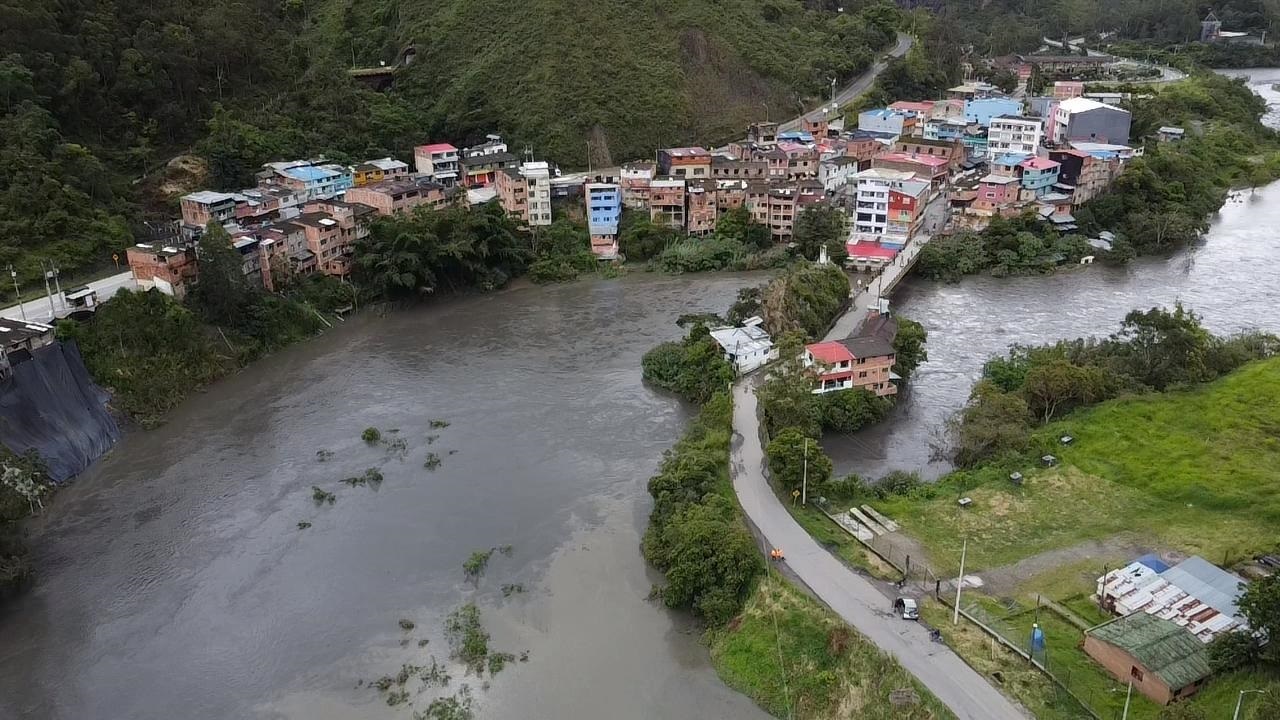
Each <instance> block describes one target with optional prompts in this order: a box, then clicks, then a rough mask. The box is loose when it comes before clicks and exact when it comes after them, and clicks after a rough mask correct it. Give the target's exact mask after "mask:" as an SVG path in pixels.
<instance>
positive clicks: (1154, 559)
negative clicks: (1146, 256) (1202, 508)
mask: <svg viewBox="0 0 1280 720" xmlns="http://www.w3.org/2000/svg"><path fill="white" fill-rule="evenodd" d="M1107 249H1108V250H1110V249H1111V248H1107ZM1134 562H1136V563H1138V564H1140V565H1146V566H1147V567H1149V568H1151V570H1152V571H1153V572H1155V573H1156V574H1157V575H1159V574H1160V573H1162V572H1164V571H1165V570H1168V569H1169V566H1168V565H1166V564H1165V563H1164V561H1163V560H1161V559H1160V556H1159V555H1156V554H1155V553H1147V554H1146V555H1143V556H1142V557H1140V558H1138V559H1137V560H1134Z"/></svg>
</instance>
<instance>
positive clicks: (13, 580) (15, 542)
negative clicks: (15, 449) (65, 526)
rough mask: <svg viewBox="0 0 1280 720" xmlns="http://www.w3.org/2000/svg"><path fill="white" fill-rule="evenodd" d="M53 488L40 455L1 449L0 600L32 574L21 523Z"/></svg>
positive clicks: (39, 507)
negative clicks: (18, 453) (15, 453)
mask: <svg viewBox="0 0 1280 720" xmlns="http://www.w3.org/2000/svg"><path fill="white" fill-rule="evenodd" d="M52 490H53V486H52V485H51V484H50V482H49V479H48V475H47V474H46V472H45V467H44V463H43V462H42V461H41V460H40V458H39V456H37V455H36V454H35V453H34V452H29V453H27V454H26V455H14V454H13V453H12V452H10V451H9V450H7V449H5V448H0V599H3V598H5V597H6V596H8V595H9V594H11V593H13V592H16V591H17V590H18V589H20V588H21V587H23V586H24V585H25V584H26V582H27V581H28V580H30V579H31V577H32V576H33V573H34V570H33V568H32V566H31V560H30V557H29V556H28V551H27V547H26V545H25V544H24V543H23V541H22V534H21V532H20V527H19V525H20V523H21V521H22V520H23V519H25V518H27V517H29V516H31V515H34V514H35V513H36V512H37V511H38V510H42V509H44V503H43V500H42V498H43V497H44V496H46V495H48V494H49V493H50V492H52Z"/></svg>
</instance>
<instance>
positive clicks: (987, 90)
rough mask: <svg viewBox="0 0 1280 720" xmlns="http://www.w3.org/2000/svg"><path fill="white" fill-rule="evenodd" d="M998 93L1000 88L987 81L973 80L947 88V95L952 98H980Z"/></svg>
mask: <svg viewBox="0 0 1280 720" xmlns="http://www.w3.org/2000/svg"><path fill="white" fill-rule="evenodd" d="M999 93H1000V88H998V87H996V86H995V85H992V84H991V83H988V82H982V81H981V80H974V81H972V82H966V83H961V84H959V85H957V86H955V87H953V88H947V97H948V98H950V99H953V100H980V99H983V98H988V97H992V96H994V95H998V94H999Z"/></svg>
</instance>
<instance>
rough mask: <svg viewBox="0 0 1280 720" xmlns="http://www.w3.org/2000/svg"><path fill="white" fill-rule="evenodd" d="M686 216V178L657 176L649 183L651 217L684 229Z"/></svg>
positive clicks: (670, 225) (661, 223)
mask: <svg viewBox="0 0 1280 720" xmlns="http://www.w3.org/2000/svg"><path fill="white" fill-rule="evenodd" d="M685 218H686V214H685V180H684V178H672V177H655V178H654V179H653V181H652V182H650V183H649V219H650V220H652V221H653V222H655V223H658V224H660V225H663V226H665V227H669V228H676V229H680V230H683V229H684V227H685Z"/></svg>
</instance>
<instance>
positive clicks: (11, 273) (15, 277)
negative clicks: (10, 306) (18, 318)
mask: <svg viewBox="0 0 1280 720" xmlns="http://www.w3.org/2000/svg"><path fill="white" fill-rule="evenodd" d="M9 277H10V278H11V279H12V280H13V297H14V298H16V299H17V301H18V311H19V312H21V313H22V322H26V321H27V306H26V305H23V304H22V291H21V290H19V289H18V271H17V270H14V269H13V263H9Z"/></svg>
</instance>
